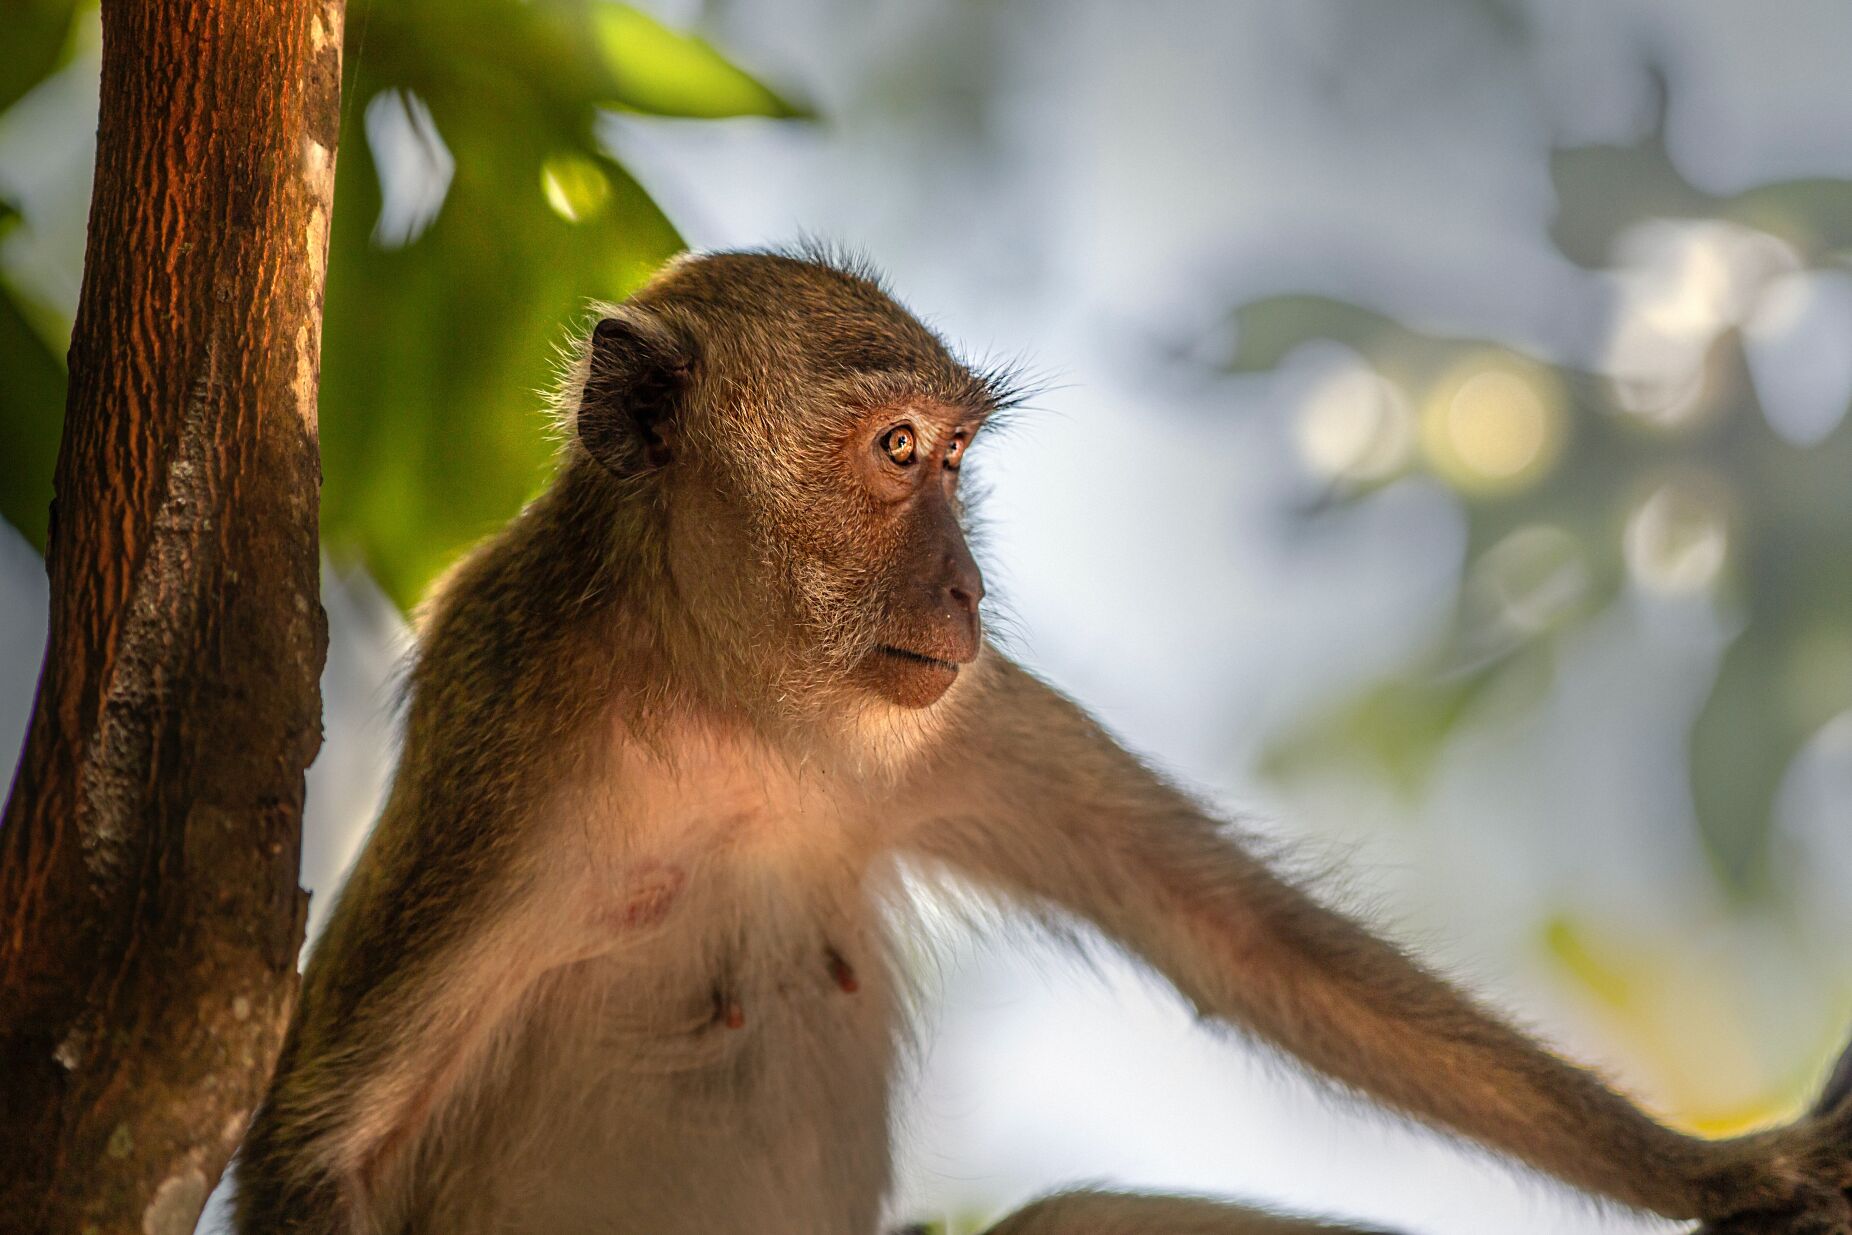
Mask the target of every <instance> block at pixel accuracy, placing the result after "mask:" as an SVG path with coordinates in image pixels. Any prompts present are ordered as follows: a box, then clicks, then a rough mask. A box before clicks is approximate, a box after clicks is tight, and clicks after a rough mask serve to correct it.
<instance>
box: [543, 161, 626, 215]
mask: <svg viewBox="0 0 1852 1235" xmlns="http://www.w3.org/2000/svg"><path fill="white" fill-rule="evenodd" d="M540 191H541V192H542V193H544V194H545V195H546V199H547V205H549V206H551V207H552V208H553V213H554V214H557V215H558V216H559V217H560V218H562V219H564V220H566V221H567V222H568V223H583V222H584V221H585V220H587V219H589V218H592V217H593V216H594V215H596V214H598V212H599V211H601V210H603V209H604V207H605V203H606V202H607V201H609V200H610V199H611V181H610V180H609V179H608V178H606V176H605V174H604V169H603V168H601V167H599V166H598V165H597V164H596V163H594V162H592V161H591V160H590V159H587V158H584V157H582V156H580V155H576V154H561V155H554V156H553V157H552V158H550V159H548V160H547V161H546V162H545V163H543V164H542V165H541V167H540Z"/></svg>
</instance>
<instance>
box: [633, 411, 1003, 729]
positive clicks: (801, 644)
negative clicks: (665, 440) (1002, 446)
mask: <svg viewBox="0 0 1852 1235" xmlns="http://www.w3.org/2000/svg"><path fill="white" fill-rule="evenodd" d="M810 413H811V414H808V415H801V416H781V417H777V418H775V419H770V418H768V419H758V418H753V417H741V416H739V415H737V409H735V408H731V407H720V408H715V409H711V410H710V411H709V412H708V414H706V415H701V414H697V415H696V416H693V417H691V418H690V427H691V429H695V432H694V433H692V434H690V435H689V436H688V437H685V438H683V439H682V445H683V451H682V455H683V457H682V460H681V463H682V465H683V466H682V467H681V470H680V474H679V475H678V476H675V477H673V478H670V479H669V492H670V494H671V499H670V519H669V522H670V530H671V535H670V560H671V566H672V570H673V572H674V575H675V577H676V580H677V582H678V584H679V585H680V587H681V589H682V591H683V593H684V594H685V595H686V596H687V597H688V599H689V601H690V602H691V604H690V608H691V611H692V613H693V614H694V615H695V616H696V620H698V621H700V622H702V623H703V624H704V625H705V626H706V627H707V628H708V629H709V630H710V631H712V632H713V635H714V638H715V641H716V644H717V645H726V646H731V647H734V648H738V649H742V650H744V651H746V652H747V657H746V659H745V661H744V662H743V663H742V666H741V668H742V670H743V672H744V674H745V675H746V676H748V677H750V678H752V679H754V680H755V681H756V682H757V684H758V685H759V686H760V687H761V688H763V689H764V691H765V693H766V695H767V696H768V697H769V698H775V699H776V700H777V701H779V702H780V703H781V704H782V705H784V706H791V705H796V706H798V707H800V708H805V709H810V708H815V707H819V706H820V707H823V708H824V709H826V710H829V709H831V705H832V701H835V702H838V703H842V704H846V705H848V706H849V707H851V708H856V707H859V706H860V705H862V704H864V703H866V702H867V701H869V700H871V699H873V700H880V701H883V702H885V703H887V704H891V705H895V706H898V707H902V708H908V709H917V708H923V707H926V706H928V705H930V704H933V703H935V702H937V701H938V700H939V699H940V698H942V697H943V696H944V695H945V693H946V691H947V690H949V689H950V688H951V687H952V685H953V684H954V683H955V682H956V681H957V679H958V677H959V673H960V670H961V669H962V668H963V667H964V666H965V665H968V664H970V663H971V662H972V661H973V660H974V659H976V657H977V655H978V651H979V647H980V643H981V637H982V630H981V623H980V619H979V616H978V605H979V602H980V601H981V600H982V599H983V597H984V580H983V575H982V573H981V572H980V571H979V569H978V566H977V563H976V561H975V560H974V559H973V557H972V554H971V550H970V548H969V547H968V545H967V544H966V540H965V532H964V527H963V525H962V522H961V514H962V510H961V506H960V500H959V478H960V474H961V468H962V466H963V463H964V457H965V451H966V450H967V448H968V447H969V446H970V443H971V440H972V437H973V436H974V435H975V434H976V432H977V431H978V428H979V426H980V423H981V412H980V411H976V410H967V409H963V408H955V407H951V406H948V405H946V404H944V403H942V402H940V401H938V400H935V399H931V398H926V397H904V398H899V399H895V398H891V397H883V398H879V399H875V400H872V401H868V402H865V403H864V402H862V401H860V400H858V399H855V398H850V397H843V396H839V395H838V394H837V393H836V392H829V393H828V394H827V395H825V396H823V397H821V398H819V399H818V400H817V402H816V403H815V404H813V406H812V407H811V409H810ZM697 426H698V427H697ZM735 681H736V682H737V681H738V677H736V678H735Z"/></svg>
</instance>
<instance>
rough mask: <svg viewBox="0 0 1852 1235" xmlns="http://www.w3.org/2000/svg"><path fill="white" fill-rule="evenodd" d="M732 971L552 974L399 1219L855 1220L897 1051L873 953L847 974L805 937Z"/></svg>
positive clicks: (881, 1158) (754, 1223)
mask: <svg viewBox="0 0 1852 1235" xmlns="http://www.w3.org/2000/svg"><path fill="white" fill-rule="evenodd" d="M800 960H808V961H809V962H811V963H799V962H800ZM780 962H782V963H780ZM736 969H739V970H743V971H744V972H743V973H740V972H736V973H735V974H734V975H732V977H731V979H730V980H729V981H725V982H722V981H717V980H716V977H715V973H714V967H713V966H712V965H710V964H704V963H701V962H700V961H699V960H691V961H690V963H687V964H674V963H672V962H671V963H659V964H656V965H646V966H639V965H638V964H636V963H635V962H634V961H633V962H630V963H623V964H620V963H617V962H612V961H593V962H586V963H584V964H581V965H577V966H573V967H571V968H570V969H566V970H562V971H561V972H559V973H558V974H555V975H553V976H552V977H551V978H549V979H548V981H547V983H546V985H545V987H544V989H543V990H542V991H541V992H540V993H539V995H538V996H537V998H536V1000H535V1002H534V1004H533V1006H532V1008H531V1010H530V1013H529V1015H528V1016H526V1017H525V1018H523V1023H522V1025H521V1027H520V1028H519V1030H517V1031H516V1032H515V1033H513V1034H512V1035H511V1036H510V1038H509V1040H508V1041H507V1042H506V1043H505V1044H503V1045H502V1047H501V1048H500V1050H501V1052H502V1054H503V1057H502V1059H501V1060H498V1061H497V1064H496V1065H492V1066H491V1068H490V1069H489V1075H490V1076H492V1077H494V1078H495V1079H494V1080H491V1081H490V1082H488V1083H487V1085H486V1086H485V1088H484V1090H483V1091H482V1092H481V1093H479V1094H478V1095H475V1097H474V1100H472V1101H466V1103H465V1104H464V1105H463V1108H462V1109H461V1110H459V1111H458V1112H457V1114H456V1117H455V1118H454V1119H453V1120H452V1121H447V1122H448V1123H449V1127H448V1128H446V1129H445V1130H444V1131H441V1132H439V1133H438V1137H437V1140H436V1141H435V1142H434V1144H433V1145H432V1150H433V1152H432V1154H431V1155H430V1157H429V1158H428V1159H427V1161H429V1162H430V1163H431V1165H432V1167H434V1168H435V1169H431V1170H428V1171H427V1172H426V1174H425V1176H424V1178H423V1179H422V1180H421V1182H420V1185H419V1187H418V1191H419V1192H421V1193H422V1194H423V1195H422V1197H421V1198H420V1199H419V1200H418V1201H417V1202H415V1205H416V1208H417V1209H418V1210H419V1211H421V1217H420V1219H419V1220H418V1221H416V1222H415V1223H414V1229H419V1230H426V1229H428V1230H429V1231H431V1232H432V1233H433V1235H436V1233H437V1232H445V1233H459V1235H461V1233H475V1232H483V1233H485V1235H486V1233H487V1232H496V1233H497V1235H502V1233H514V1232H521V1233H526V1232H533V1233H534V1235H541V1233H543V1232H544V1233H546V1235H574V1233H577V1232H587V1233H590V1232H597V1233H599V1235H679V1233H680V1232H688V1233H689V1235H695V1233H696V1232H700V1233H701V1235H727V1233H729V1232H735V1231H737V1232H740V1233H741V1235H746V1233H748V1232H751V1233H753V1235H779V1233H783V1232H789V1233H790V1235H871V1233H872V1232H874V1231H875V1230H876V1227H877V1224H878V1219H879V1215H880V1207H881V1203H882V1200H883V1198H884V1196H885V1194H886V1192H887V1188H888V1182H889V1143H888V1083H889V1082H888V1078H889V1076H890V1074H891V1071H892V1067H893V1063H894V1058H895V1053H896V1045H895V1028H896V1023H897V1017H896V999H895V994H894V992H893V989H892V987H891V984H890V982H889V981H888V979H887V976H886V974H885V972H884V967H883V966H881V965H880V964H879V963H878V962H876V961H874V960H872V959H870V958H858V963H857V964H856V966H855V968H854V970H853V973H852V975H845V973H844V972H842V971H841V970H832V967H831V965H830V963H829V962H828V961H827V960H826V958H825V955H824V954H823V953H822V951H821V948H818V949H817V950H815V951H813V952H811V954H810V955H809V956H807V957H803V958H799V957H795V956H791V957H776V958H775V957H770V956H764V955H758V956H747V957H740V958H737V963H736ZM845 987H848V988H852V989H845ZM717 992H718V993H717Z"/></svg>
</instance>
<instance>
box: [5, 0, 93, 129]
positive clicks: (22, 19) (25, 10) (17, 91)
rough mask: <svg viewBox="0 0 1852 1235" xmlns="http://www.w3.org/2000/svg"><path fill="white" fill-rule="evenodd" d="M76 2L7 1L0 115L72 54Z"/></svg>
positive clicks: (58, 0)
mask: <svg viewBox="0 0 1852 1235" xmlns="http://www.w3.org/2000/svg"><path fill="white" fill-rule="evenodd" d="M78 7H79V6H78V3H77V0H4V3H0V30H5V31H6V53H5V54H4V55H0V111H4V110H5V109H6V108H9V107H11V106H12V105H13V104H15V103H17V102H18V101H19V100H20V99H22V98H24V97H25V96H26V94H27V93H28V92H29V91H30V90H31V89H32V88H33V87H34V86H36V85H38V84H39V83H40V82H42V81H44V80H45V79H46V78H47V77H49V76H51V74H52V73H53V72H54V71H55V70H56V69H57V68H58V67H59V66H60V65H62V64H63V63H64V60H65V56H66V54H67V53H68V52H69V50H70V41H71V23H72V21H73V20H74V19H75V18H76V16H77V10H78Z"/></svg>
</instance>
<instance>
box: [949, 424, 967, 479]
mask: <svg viewBox="0 0 1852 1235" xmlns="http://www.w3.org/2000/svg"><path fill="white" fill-rule="evenodd" d="M970 440H971V439H970V438H968V437H966V436H965V435H964V434H962V433H960V434H957V435H956V436H954V437H953V438H952V440H951V441H949V442H947V443H946V444H945V466H946V469H947V470H948V471H953V472H955V471H957V470H958V465H959V464H960V463H963V462H964V461H965V443H966V442H968V441H970Z"/></svg>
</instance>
